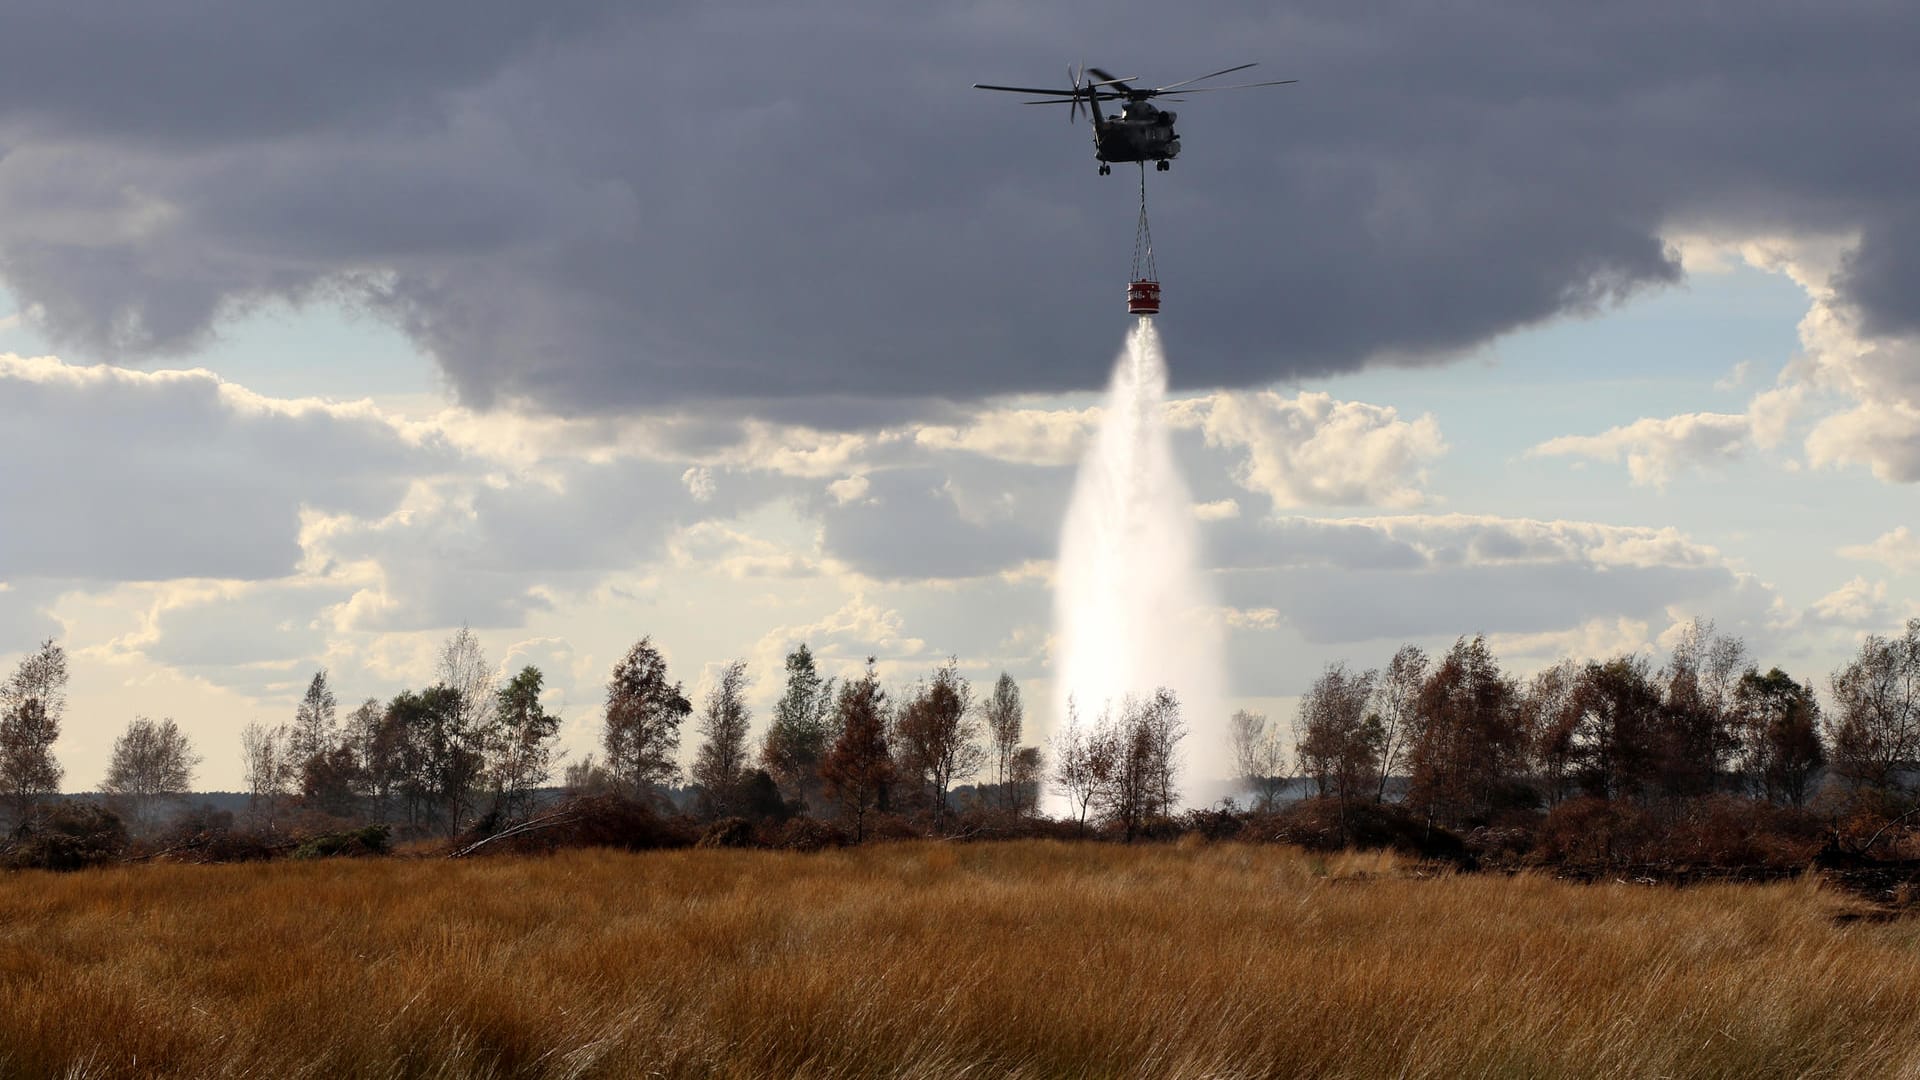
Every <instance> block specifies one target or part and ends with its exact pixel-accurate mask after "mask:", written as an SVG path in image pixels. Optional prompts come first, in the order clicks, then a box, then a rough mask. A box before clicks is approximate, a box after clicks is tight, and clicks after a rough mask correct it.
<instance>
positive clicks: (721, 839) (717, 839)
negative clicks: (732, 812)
mask: <svg viewBox="0 0 1920 1080" xmlns="http://www.w3.org/2000/svg"><path fill="white" fill-rule="evenodd" d="M752 846H753V825H752V823H750V822H748V821H747V819H746V818H739V817H730V818H721V819H720V820H719V821H716V822H714V823H713V824H711V825H709V826H707V829H706V831H705V832H703V833H701V834H700V842H699V843H697V844H695V845H694V847H702V848H743V847H752Z"/></svg>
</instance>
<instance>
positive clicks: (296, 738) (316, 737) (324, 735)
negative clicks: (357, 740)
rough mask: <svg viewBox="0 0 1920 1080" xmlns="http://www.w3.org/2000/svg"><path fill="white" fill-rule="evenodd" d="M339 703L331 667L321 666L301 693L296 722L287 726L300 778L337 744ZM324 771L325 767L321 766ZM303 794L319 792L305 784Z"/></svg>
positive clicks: (293, 766) (289, 748)
mask: <svg viewBox="0 0 1920 1080" xmlns="http://www.w3.org/2000/svg"><path fill="white" fill-rule="evenodd" d="M336 711H337V704H336V702H335V700H334V695H333V687H332V686H330V685H328V682H327V669H325V668H321V669H320V670H319V671H316V672H314V673H313V678H312V679H311V680H309V681H308V683H307V692H306V693H305V694H302V695H301V697H300V704H299V705H298V706H297V707H296V708H295V709H294V711H293V723H292V725H290V726H289V727H288V728H287V747H286V750H287V755H288V757H289V758H290V761H289V763H288V764H289V766H290V768H291V770H292V774H293V776H294V777H295V778H296V780H300V779H302V778H304V777H305V775H306V774H307V772H308V771H309V770H308V765H309V764H310V763H312V762H313V760H314V759H315V758H319V757H323V756H325V755H326V754H328V753H329V752H331V751H332V750H333V748H334V746H335V745H336V738H335V734H334V717H335V715H336ZM321 771H323V772H324V768H323V769H322V770H321ZM301 794H302V795H306V796H309V797H312V796H314V795H316V794H317V793H316V792H314V791H310V790H307V789H306V786H305V784H304V783H302V784H301Z"/></svg>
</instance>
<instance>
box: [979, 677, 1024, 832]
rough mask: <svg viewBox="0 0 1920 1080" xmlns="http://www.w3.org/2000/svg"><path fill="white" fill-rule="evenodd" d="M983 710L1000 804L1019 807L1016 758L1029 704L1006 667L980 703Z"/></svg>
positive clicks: (1016, 808)
mask: <svg viewBox="0 0 1920 1080" xmlns="http://www.w3.org/2000/svg"><path fill="white" fill-rule="evenodd" d="M981 713H982V714H983V718H984V719H985V721H986V727H987V738H988V740H989V741H990V743H991V744H992V747H993V750H992V753H993V782H994V785H995V788H996V789H997V790H998V792H999V794H1000V802H1001V805H1002V806H1005V807H1006V808H1007V809H1009V810H1018V809H1019V803H1020V796H1019V792H1018V791H1017V790H1016V789H1015V787H1014V783H1015V781H1014V778H1013V774H1014V760H1015V758H1016V757H1018V756H1019V754H1020V751H1021V746H1020V729H1021V727H1022V725H1023V724H1024V723H1025V720H1026V708H1025V707H1024V706H1023V705H1021V703H1020V684H1019V683H1016V682H1014V681H1013V676H1011V675H1009V674H1007V673H1006V672H1004V671H1003V672H1001V673H1000V678H999V679H997V680H996V681H995V682H994V684H993V694H992V695H991V696H989V697H988V698H987V700H986V701H984V702H982V703H981ZM1029 749H1032V748H1029Z"/></svg>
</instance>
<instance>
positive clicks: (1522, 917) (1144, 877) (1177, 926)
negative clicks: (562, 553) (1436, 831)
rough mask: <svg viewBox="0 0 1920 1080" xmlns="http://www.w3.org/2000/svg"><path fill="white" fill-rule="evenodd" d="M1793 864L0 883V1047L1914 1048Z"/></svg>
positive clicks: (1184, 1054)
mask: <svg viewBox="0 0 1920 1080" xmlns="http://www.w3.org/2000/svg"><path fill="white" fill-rule="evenodd" d="M1847 904H1848V901H1847V900H1845V899H1844V898H1843V897H1840V896H1838V895H1836V894H1832V893H1829V892H1826V891H1824V890H1822V889H1821V888H1819V887H1818V886H1816V885H1813V884H1811V883H1796V884H1787V885H1770V886H1703V887H1698V888H1690V889H1684V890H1673V889H1664V888H1648V887H1643V886H1635V885H1600V886H1579V885H1569V884H1564V883H1559V882H1555V881H1552V880H1549V879H1545V878H1538V877H1529V876H1521V877H1513V878H1508V877H1498V876H1457V877H1456V876H1440V877H1432V878H1422V877H1420V876H1418V873H1417V871H1416V870H1415V868H1413V867H1411V866H1402V865H1399V864H1396V862H1395V861H1394V859H1393V858H1392V857H1391V856H1389V855H1379V854H1375V855H1348V856H1329V857H1315V856H1309V855H1306V854H1303V853H1301V852H1298V851H1296V850H1292V849H1285V848H1275V847H1249V846H1240V845H1211V846H1209V845H1197V846H1195V845H1182V846H1179V847H1165V846H1157V847H1149V848H1135V849H1128V848H1122V847H1118V846H1109V845H1091V844H1082V845H1061V844H1055V843H1046V842H1022V843H1008V844H982V845H972V846H949V845H943V844H938V843H908V844H892V845H881V846H877V847H868V848H864V849H857V850H845V851H834V852H828V853H822V854H816V855H800V854H783V853H773V852H765V851H729V850H698V851H671V852H654V853H645V854H618V853H612V852H605V851H573V852H568V853H563V854H561V855H558V856H555V857H552V858H544V859H500V860H493V861H484V860H476V861H468V862H453V863H449V862H443V861H426V860H364V861H348V860H341V861H331V862H318V863H303V864H302V863H273V864H249V865H233V866H205V867H198V866H158V865H155V866H132V867H120V868H114V869H107V870H99V871H88V872H83V873H77V874H71V875H64V876H54V875H46V874H38V873H23V874H15V875H11V876H7V877H0V1075H6V1076H33V1075H61V1076H75V1077H79V1076H119V1075H191V1076H262V1077H266V1076H271V1077H291V1076H339V1075H361V1076H394V1077H399V1076H641V1075H664V1076H700V1075H720V1076H856V1075H857V1076H872V1075H886V1074H909V1075H916V1076H955V1075H968V1076H999V1075H1016V1076H1085V1075H1099V1076H1105V1075H1120V1076H1217V1077H1253V1076H1383V1075H1399V1076H1435V1077H1439V1076H1446V1077H1452V1076H1485V1075H1499V1076H1538V1075H1575V1074H1578V1075H1632V1076H1654V1075H1684V1076H1729V1077H1731V1076H1742V1077H1745V1076H1802V1075H1809V1074H1815V1073H1826V1074H1833V1073H1841V1074H1848V1075H1888V1076H1894V1075H1913V1074H1915V1073H1917V1072H1920V1011H1916V1009H1915V1001H1916V995H1917V994H1920V933H1916V924H1914V923H1910V922H1904V921H1900V922H1891V923H1884V924H1882V923H1874V922H1870V921H1865V920H1861V921H1853V922H1842V921H1837V920H1836V919H1835V915H1836V914H1837V913H1838V912H1839V911H1840V910H1841V909H1842V908H1844V907H1845V906H1847Z"/></svg>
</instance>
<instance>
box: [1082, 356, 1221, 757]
mask: <svg viewBox="0 0 1920 1080" xmlns="http://www.w3.org/2000/svg"><path fill="white" fill-rule="evenodd" d="M1166 391H1167V365H1166V360H1165V357H1164V355H1163V354H1162V353H1161V350H1160V335H1159V333H1158V331H1157V330H1156V329H1155V328H1154V325H1153V320H1152V319H1148V318H1142V319H1140V320H1139V321H1138V322H1137V323H1136V325H1135V326H1134V328H1133V331H1132V332H1131V333H1130V334H1128V335H1127V347H1126V349H1125V350H1124V351H1123V352H1122V353H1121V354H1120V358H1119V361H1118V362H1117V363H1116V364H1115V365H1114V369H1113V381H1112V384H1111V385H1110V386H1109V388H1108V390H1107V399H1106V404H1105V406H1104V408H1103V409H1102V411H1101V417H1100V427H1099V430H1098V431H1097V432H1096V433H1095V435H1094V438H1093V442H1092V443H1091V444H1090V445H1089V446H1088V448H1087V451H1086V456H1085V458H1084V459H1082V461H1081V462H1080V475H1079V478H1078V479H1077V480H1076V482H1075V484H1074V490H1073V501H1072V502H1071V503H1070V504H1069V506H1068V509H1067V518H1066V522H1065V524H1064V525H1063V526H1062V528H1061V532H1060V559H1059V563H1058V579H1057V581H1056V584H1055V586H1054V633H1055V639H1056V648H1057V649H1058V652H1057V653H1056V670H1057V671H1058V673H1059V679H1058V681H1057V683H1056V700H1055V703H1054V704H1055V710H1056V711H1055V714H1054V715H1055V716H1056V717H1059V718H1060V721H1059V723H1064V722H1065V717H1066V715H1067V705H1068V702H1069V701H1071V702H1072V703H1073V706H1074V708H1075V710H1076V712H1077V713H1078V715H1079V717H1080V722H1081V723H1082V725H1083V726H1084V725H1086V724H1088V723H1090V722H1091V721H1092V720H1093V719H1095V718H1097V717H1098V716H1099V715H1100V713H1101V711H1102V710H1103V709H1105V708H1108V707H1112V708H1114V709H1116V710H1117V709H1118V707H1119V705H1120V703H1121V702H1122V701H1123V700H1124V699H1125V697H1126V696H1127V695H1129V694H1142V695H1144V694H1150V693H1152V692H1153V691H1154V690H1155V689H1156V688H1158V687H1162V686H1164V687H1167V688H1169V689H1171V690H1173V691H1174V692H1175V693H1176V694H1178V695H1179V698H1180V702H1181V705H1182V709H1181V712H1182V715H1183V717H1184V718H1185V720H1186V723H1187V727H1188V735H1187V738H1186V740H1185V742H1184V743H1183V745H1182V747H1181V750H1182V763H1183V765H1184V767H1185V768H1184V771H1183V773H1182V780H1183V783H1184V785H1185V787H1184V790H1185V791H1187V792H1188V793H1189V794H1190V795H1191V794H1192V793H1195V792H1197V791H1199V790H1200V789H1201V788H1202V787H1203V786H1210V785H1209V782H1211V781H1214V780H1217V779H1220V778H1222V777H1224V776H1226V775H1227V772H1228V770H1227V767H1226V758H1227V748H1226V724H1225V721H1224V719H1223V718H1222V717H1220V716H1219V713H1220V708H1221V705H1222V703H1223V700H1224V694H1223V691H1224V689H1225V684H1226V679H1225V664H1224V661H1223V659H1222V648H1221V635H1220V631H1219V628H1218V624H1217V621H1216V616H1215V610H1216V608H1215V603H1214V599H1213V593H1212V590H1211V588H1210V587H1209V585H1208V582H1207V580H1206V578H1205V577H1204V576H1203V575H1202V574H1201V572H1200V536H1199V529H1198V527H1197V525H1196V522H1195V519H1194V516H1193V505H1192V499H1191V498H1190V496H1189V495H1188V493H1187V486H1186V484H1185V483H1184V482H1183V481H1182V480H1181V478H1180V473H1179V470H1178V469H1177V468H1176V467H1175V465H1174V460H1173V448H1172V445H1171V443H1170V441H1169V438H1168V432H1167V417H1166ZM1056 726H1057V725H1056Z"/></svg>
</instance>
